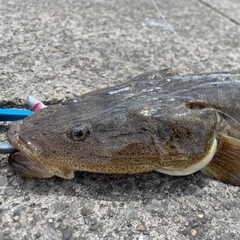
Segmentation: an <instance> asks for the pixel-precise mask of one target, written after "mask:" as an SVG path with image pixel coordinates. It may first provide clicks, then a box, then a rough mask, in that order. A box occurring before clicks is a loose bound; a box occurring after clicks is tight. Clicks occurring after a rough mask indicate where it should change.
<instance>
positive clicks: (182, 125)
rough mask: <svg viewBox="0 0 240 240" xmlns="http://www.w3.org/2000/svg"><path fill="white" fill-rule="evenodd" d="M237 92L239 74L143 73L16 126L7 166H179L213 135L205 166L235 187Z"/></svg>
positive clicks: (54, 170)
mask: <svg viewBox="0 0 240 240" xmlns="http://www.w3.org/2000/svg"><path fill="white" fill-rule="evenodd" d="M239 92H240V74H225V73H216V74H215V73H212V74H203V75H188V76H177V75H174V74H173V72H171V70H161V71H153V72H150V73H146V74H142V75H140V76H138V77H136V78H134V79H132V80H130V81H129V82H127V83H124V84H122V85H120V86H116V87H112V88H107V89H102V90H99V91H94V92H90V93H88V94H85V95H83V96H82V97H81V98H80V99H77V100H76V101H69V102H68V103H66V104H65V105H59V106H50V107H48V108H45V109H42V110H39V111H37V112H35V113H34V114H32V115H31V116H29V117H27V118H26V119H24V120H23V121H19V122H17V123H15V124H13V126H12V127H11V128H10V130H9V132H8V139H9V141H10V143H11V144H12V146H13V147H15V148H17V149H18V150H19V152H17V153H15V154H13V155H10V157H9V163H10V165H11V167H12V169H13V170H14V171H15V172H17V173H19V174H21V175H23V176H27V177H51V176H54V175H56V176H59V177H63V178H72V177H73V176H74V171H90V172H101V173H137V172H147V171H152V170H159V169H168V170H171V171H175V170H180V171H181V170H183V169H187V168H188V167H189V166H190V167H191V166H193V165H195V164H197V163H198V162H201V160H202V159H203V158H204V157H205V156H206V155H207V153H208V152H209V151H210V149H211V148H212V146H213V142H214V140H215V139H217V143H218V149H217V152H216V154H215V157H214V158H213V160H212V161H211V162H210V163H209V164H208V165H207V166H206V167H205V168H204V169H203V171H204V172H205V173H206V174H207V175H209V176H212V177H215V178H217V179H220V180H222V181H225V182H228V183H231V184H235V185H240V164H239V159H238V158H239V157H238V156H239V155H238V154H237V155H236V154H235V152H238V153H239V152H240V144H239V141H240V140H239V139H240V125H239V124H238V123H237V122H239V121H240V111H239V110H240V100H239ZM229 137H230V138H229ZM226 139H227V140H226ZM229 139H230V140H229ZM233 139H234V140H233ZM233 142H234V143H233ZM227 151H229V152H228V153H227V154H226V152H227ZM223 152H224V154H223ZM223 155H224V156H223ZM226 159H230V163H229V164H224V167H223V168H222V167H221V164H222V163H221V162H222V161H224V162H226ZM233 163H234V164H233ZM219 165H220V167H219ZM233 168H234V169H233ZM236 168H237V171H236ZM219 169H220V170H219ZM233 170H234V171H233ZM238 170H239V171H238Z"/></svg>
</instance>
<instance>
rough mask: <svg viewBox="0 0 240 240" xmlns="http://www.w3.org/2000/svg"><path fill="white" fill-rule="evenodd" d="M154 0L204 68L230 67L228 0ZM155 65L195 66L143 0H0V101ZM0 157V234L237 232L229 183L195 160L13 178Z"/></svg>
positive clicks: (65, 89)
mask: <svg viewBox="0 0 240 240" xmlns="http://www.w3.org/2000/svg"><path fill="white" fill-rule="evenodd" d="M156 3H157V5H158V7H159V8H160V9H161V11H162V12H163V14H164V15H165V17H166V18H167V20H168V21H169V23H170V24H171V25H172V26H173V27H174V28H176V29H177V30H176V31H177V33H178V34H179V35H180V36H181V38H182V41H183V42H184V43H185V44H186V45H187V46H188V47H189V48H190V49H191V51H192V52H194V54H196V55H197V56H198V58H199V59H200V61H201V62H202V63H203V64H204V66H205V67H206V69H207V71H208V72H210V71H215V72H216V71H239V70H240V68H239V61H238V60H239V59H240V46H239V43H240V37H239V36H240V28H239V23H238V19H239V8H240V2H239V1H236V0H235V1H234V0H228V1H221V4H218V1H210V0H201V1H198V0H179V1H175V0H169V1H164V0H156ZM221 12H222V13H224V14H221ZM147 18H148V20H149V19H150V20H152V23H154V24H152V25H156V26H155V27H154V26H150V24H147V23H149V21H146V19H147ZM231 19H235V21H231ZM146 22H147V23H146ZM166 67H171V68H173V69H174V70H175V71H178V72H181V73H194V72H202V71H203V69H202V68H201V66H200V64H199V63H198V62H197V61H196V60H195V59H194V58H193V57H192V55H191V54H190V53H189V51H188V50H186V48H185V47H184V46H183V45H182V44H181V43H180V42H179V40H178V39H177V38H176V36H175V35H174V34H173V33H172V32H171V31H169V30H168V26H166V24H165V23H164V22H163V20H162V19H161V17H160V16H159V14H158V13H157V11H156V9H155V8H154V6H153V4H152V2H151V0H131V1H127V0H122V1H110V0H95V1H93V0H88V1H83V0H58V1H57V0H52V1H46V0H41V1H37V0H22V1H16V0H10V1H4V0H0V107H1V106H4V107H24V99H25V98H26V97H27V96H28V95H33V96H35V97H37V98H39V99H41V100H43V101H45V102H46V103H47V104H51V103H54V102H61V101H64V100H65V99H66V98H69V97H72V96H75V97H77V96H79V95H81V94H83V93H85V92H87V91H90V90H93V89H97V88H103V87H106V86H111V85H114V84H117V83H120V82H124V81H126V79H129V78H130V77H131V76H135V75H137V74H139V73H142V72H144V71H149V70H152V69H161V68H166ZM229 97H231V96H229ZM7 125H8V124H7V123H1V125H0V131H1V138H0V140H6V137H5V134H4V133H5V131H6V130H7V128H8V127H7ZM6 157H7V156H5V155H4V156H1V158H2V160H1V162H0V166H1V168H0V213H1V214H0V239H2V240H4V239H5V240H7V239H9V240H10V239H24V240H27V239H40V240H43V239H47V240H57V239H65V240H66V239H69V240H70V239H72V240H75V239H109V240H110V239H111V240H112V239H124V240H127V239H147V240H150V239H179V240H180V239H221V240H225V239H240V201H239V198H240V188H239V187H234V186H230V185H227V184H224V183H221V182H218V181H216V180H212V179H209V178H208V177H206V176H204V175H203V174H202V173H200V172H198V173H196V174H193V175H190V176H187V177H169V176H166V175H163V174H160V173H145V174H136V175H120V176H115V175H104V174H92V173H77V174H76V178H75V179H74V180H62V179H59V178H51V179H44V180H43V179H25V178H22V177H20V176H17V175H15V174H13V173H12V172H11V171H10V170H9V169H8V166H7V165H8V164H7V159H6Z"/></svg>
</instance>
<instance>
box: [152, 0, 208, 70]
mask: <svg viewBox="0 0 240 240" xmlns="http://www.w3.org/2000/svg"><path fill="white" fill-rule="evenodd" d="M151 2H152V4H153V6H154V7H155V9H156V10H157V12H158V14H159V15H160V17H161V18H162V19H163V21H164V22H165V24H166V25H167V26H168V28H169V29H170V30H171V31H172V32H173V34H174V35H175V36H176V37H177V39H178V41H179V42H180V43H181V44H182V45H183V46H184V47H185V48H186V49H187V50H188V52H189V53H190V54H191V55H192V56H193V57H194V58H195V60H196V61H197V62H198V63H199V64H200V65H201V67H202V69H203V70H204V71H205V72H207V68H206V67H205V66H204V65H203V64H202V63H201V61H200V60H199V58H198V57H197V56H196V55H195V54H194V53H193V52H192V51H191V49H190V48H189V47H188V46H187V45H186V44H185V43H184V42H183V40H182V38H181V37H180V35H178V33H177V32H176V31H175V30H174V29H173V27H172V26H171V25H170V24H169V23H168V21H167V19H166V17H165V16H164V14H163V13H162V12H161V10H160V8H159V7H158V6H157V3H156V1H155V0H151Z"/></svg>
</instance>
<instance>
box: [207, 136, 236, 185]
mask: <svg viewBox="0 0 240 240" xmlns="http://www.w3.org/2000/svg"><path fill="white" fill-rule="evenodd" d="M202 172H203V173H205V174H206V175H208V176H209V177H212V178H216V179H218V180H220V181H223V182H226V183H229V184H232V185H238V186H239V185H240V140H238V139H236V138H232V137H229V136H226V135H219V146H218V151H217V153H216V155H215V156H214V158H213V159H212V161H211V162H210V163H209V164H208V165H207V166H206V167H204V168H203V169H202Z"/></svg>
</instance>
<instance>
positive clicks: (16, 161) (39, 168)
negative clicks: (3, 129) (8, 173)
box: [7, 121, 74, 179]
mask: <svg viewBox="0 0 240 240" xmlns="http://www.w3.org/2000/svg"><path fill="white" fill-rule="evenodd" d="M21 125H22V121H17V122H15V123H14V124H13V125H12V126H11V128H10V129H9V131H8V134H7V136H8V140H9V142H10V144H11V145H12V146H13V147H14V148H16V149H17V152H16V153H14V154H10V155H9V157H8V163H9V166H10V168H11V169H12V171H13V172H15V173H17V174H19V175H21V176H23V177H33V178H50V177H52V176H54V175H56V176H59V177H62V178H65V179H71V178H74V172H73V171H72V170H70V171H69V169H61V168H60V167H59V166H56V165H55V164H48V161H46V160H43V159H41V158H39V154H38V153H37V150H38V149H37V148H35V147H34V146H31V144H28V143H26V142H25V141H23V140H22V139H21V138H20V136H19V132H20V128H21Z"/></svg>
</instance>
